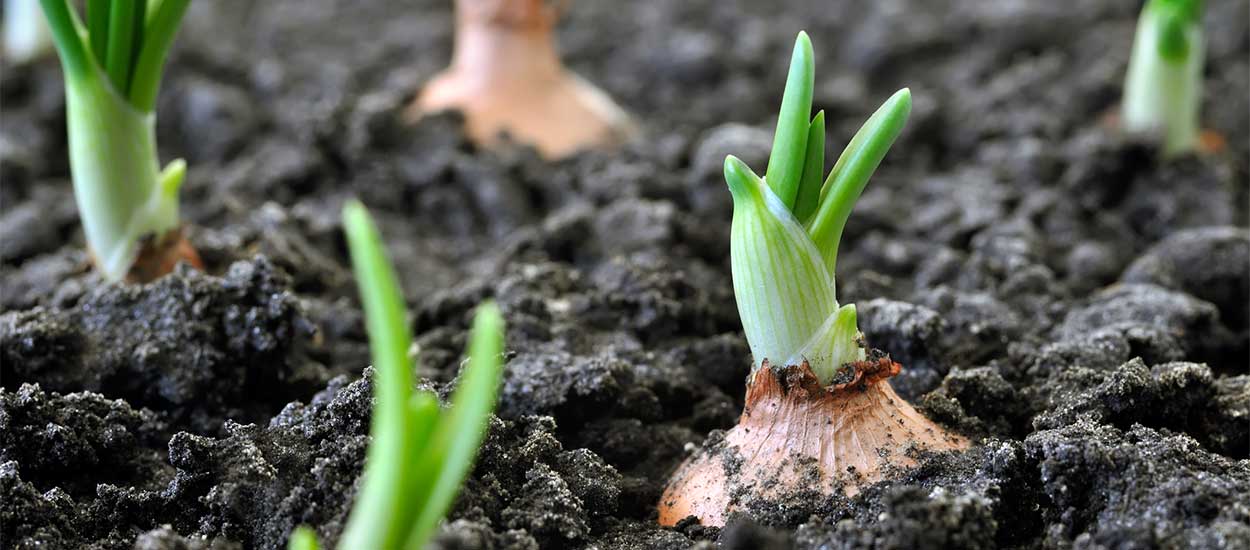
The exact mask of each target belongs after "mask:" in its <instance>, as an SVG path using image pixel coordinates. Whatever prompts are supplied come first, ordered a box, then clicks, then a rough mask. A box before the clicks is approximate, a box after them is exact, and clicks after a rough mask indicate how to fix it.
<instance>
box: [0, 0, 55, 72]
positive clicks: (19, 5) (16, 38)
mask: <svg viewBox="0 0 1250 550" xmlns="http://www.w3.org/2000/svg"><path fill="white" fill-rule="evenodd" d="M51 51H52V35H51V34H49V33H48V23H47V21H45V20H44V18H43V13H42V12H41V11H39V4H37V3H36V1H35V0H4V55H5V57H7V58H8V60H9V61H11V62H13V63H15V64H18V65H21V64H24V63H29V62H31V61H33V60H35V59H37V58H39V57H42V56H43V55H44V54H45V53H49V52H51Z"/></svg>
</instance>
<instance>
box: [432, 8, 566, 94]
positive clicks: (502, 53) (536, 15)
mask: <svg viewBox="0 0 1250 550" xmlns="http://www.w3.org/2000/svg"><path fill="white" fill-rule="evenodd" d="M555 19H556V13H555V9H554V8H552V7H551V6H547V5H546V2H545V1H544V0H458V1H457V2H456V38H455V46H454V52H453V53H452V60H451V66H452V70H453V71H454V72H456V73H457V74H458V76H459V79H460V81H461V82H462V83H464V84H465V85H467V86H469V87H471V88H474V89H482V88H495V87H500V86H504V87H511V86H516V85H518V84H521V83H524V84H529V85H533V84H534V83H536V82H544V81H554V80H557V79H559V78H560V77H561V75H562V74H563V66H562V65H561V64H560V58H559V56H558V55H557V53H556V45H555V37H554V36H553V32H552V29H553V27H554V25H555Z"/></svg>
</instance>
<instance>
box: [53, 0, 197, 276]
mask: <svg viewBox="0 0 1250 550" xmlns="http://www.w3.org/2000/svg"><path fill="white" fill-rule="evenodd" d="M40 2H41V4H42V5H43V11H44V14H45V15H46V16H47V19H48V25H49V27H50V28H51V30H52V40H53V43H54V44H55V45H56V49H57V52H58V53H59V54H60V58H61V66H62V68H63V69H64V72H65V103H66V118H67V121H68V129H69V160H70V170H71V171H72V173H73V179H74V197H75V199H76V200H77V203H78V213H79V216H80V217H81V218H82V222H83V228H84V230H85V232H86V234H87V244H88V245H89V246H90V247H91V251H92V253H93V255H94V259H95V263H96V266H97V267H98V268H99V270H100V272H101V273H103V275H104V277H105V278H107V279H109V280H113V281H118V280H122V279H125V278H130V279H132V280H137V281H146V280H151V279H154V278H156V277H158V276H160V275H162V274H164V273H166V272H168V271H169V270H170V269H172V268H173V266H174V265H175V264H176V263H177V262H178V261H179V260H182V261H188V262H190V263H192V264H194V265H199V263H200V260H199V257H198V255H196V253H195V251H194V250H193V249H192V248H191V246H190V244H189V243H187V241H186V239H184V238H183V237H182V234H181V230H180V227H179V223H178V187H179V186H180V185H181V184H182V179H183V176H184V175H185V174H186V163H184V162H183V161H181V160H175V161H173V162H171V163H169V165H168V166H166V167H165V169H164V170H160V169H159V168H160V164H159V161H158V159H157V156H156V132H155V125H156V115H155V112H154V111H155V106H156V93H157V90H158V89H159V88H160V81H161V74H162V71H163V66H164V64H165V57H166V55H167V54H168V52H169V48H170V45H171V44H173V40H174V34H175V33H176V32H177V30H178V25H179V24H180V22H181V21H182V16H183V14H184V13H185V12H186V9H187V4H188V3H189V2H190V0H150V1H149V0H87V2H86V4H87V10H86V14H87V24H86V25H85V26H84V25H83V24H82V22H81V21H80V20H79V18H78V15H77V13H76V12H75V11H74V10H73V8H71V7H70V5H69V2H68V0H40Z"/></svg>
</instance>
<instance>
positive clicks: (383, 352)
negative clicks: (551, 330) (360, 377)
mask: <svg viewBox="0 0 1250 550" xmlns="http://www.w3.org/2000/svg"><path fill="white" fill-rule="evenodd" d="M343 225H344V227H345V231H346V233H347V242H348V245H349V247H350V248H351V256H352V268H353V270H354V271H355V273H356V278H357V282H358V285H359V288H360V296H361V302H362V304H363V307H364V311H365V325H366V328H367V329H368V332H369V349H370V351H371V355H372V357H373V365H374V366H375V367H376V369H377V375H376V378H375V381H374V396H375V399H374V402H373V421H372V423H371V425H370V428H369V432H370V436H371V438H372V441H371V442H370V443H369V449H368V452H367V457H366V459H365V471H364V480H363V483H362V486H361V489H360V493H359V495H358V496H357V497H356V504H355V506H354V507H353V508H352V512H351V515H350V516H349V517H348V521H347V527H346V529H344V531H343V536H342V538H341V539H340V540H339V548H343V549H355V548H376V549H378V550H391V549H410V550H418V549H420V548H422V547H423V546H424V545H425V543H426V542H427V541H428V540H429V538H430V537H431V536H432V535H433V534H434V531H435V529H436V528H437V527H438V523H439V521H441V520H442V519H443V516H444V515H446V514H447V511H448V509H450V508H451V505H452V504H453V502H454V501H455V498H456V495H457V494H458V493H459V492H460V486H461V484H462V483H463V482H464V478H465V476H466V475H467V474H468V473H469V468H470V467H471V466H472V464H473V459H474V457H476V455H477V450H478V446H479V445H481V443H482V438H483V437H484V436H485V434H486V425H487V422H489V420H490V415H491V412H492V411H494V409H495V399H496V396H497V395H498V392H499V380H500V376H501V371H502V363H501V359H500V355H501V353H502V351H503V329H504V327H503V318H502V317H501V316H500V313H499V308H498V307H496V306H495V305H494V304H492V303H489V302H488V303H486V304H483V305H481V306H479V307H478V310H477V313H476V314H475V315H474V319H473V329H472V331H471V335H470V337H469V349H468V352H469V366H468V368H467V369H465V371H464V374H463V375H462V379H461V380H460V383H459V385H458V386H457V387H456V390H455V392H454V393H453V394H452V397H451V403H452V405H451V407H450V408H449V409H447V410H446V411H442V410H440V409H439V404H438V397H437V396H435V395H434V394H433V393H431V392H428V391H418V392H414V391H413V388H412V367H413V363H412V360H411V359H409V357H408V349H409V348H410V347H411V345H412V335H411V334H410V333H409V332H408V328H407V324H406V317H407V313H406V312H405V311H404V301H403V295H402V294H401V293H400V290H399V283H398V282H397V279H396V277H395V271H394V269H393V268H392V267H391V264H390V261H388V260H387V258H386V253H385V252H384V251H383V248H382V239H381V237H380V236H379V234H378V230H377V227H376V226H375V225H374V223H373V219H372V218H371V217H370V216H369V213H368V211H367V210H365V207H364V205H362V204H360V203H359V202H356V201H352V202H350V203H348V204H347V205H346V206H345V207H344V208H343ZM289 547H290V548H292V549H299V550H305V549H315V548H316V537H315V535H314V534H313V533H312V532H311V530H309V529H307V528H301V529H297V530H296V531H295V533H293V534H292V537H291V540H290V541H289Z"/></svg>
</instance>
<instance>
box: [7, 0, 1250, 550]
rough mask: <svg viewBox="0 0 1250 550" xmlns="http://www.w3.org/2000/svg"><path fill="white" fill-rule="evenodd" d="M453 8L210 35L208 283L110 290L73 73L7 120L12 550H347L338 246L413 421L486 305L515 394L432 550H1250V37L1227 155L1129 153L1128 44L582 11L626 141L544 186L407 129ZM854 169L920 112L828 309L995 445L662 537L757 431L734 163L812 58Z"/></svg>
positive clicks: (189, 275) (998, 18)
mask: <svg viewBox="0 0 1250 550" xmlns="http://www.w3.org/2000/svg"><path fill="white" fill-rule="evenodd" d="M451 4H452V3H451V2H450V1H448V0H418V1H411V2H389V1H381V0H368V1H358V2H350V3H344V2H339V1H334V0H275V1H269V2H251V1H247V0H214V1H212V2H195V3H194V5H192V6H191V8H190V11H189V13H188V15H187V18H186V22H185V24H184V26H183V28H182V30H181V32H180V34H179V37H178V40H177V45H176V48H175V51H174V52H173V54H172V56H171V59H170V63H169V69H168V73H167V75H166V78H165V80H164V84H163V90H162V95H161V98H160V101H159V121H158V136H159V137H158V141H159V143H160V148H161V153H162V156H163V158H164V159H173V158H179V157H181V158H185V159H187V161H188V163H189V165H190V171H189V174H188V179H187V182H186V184H185V187H184V193H183V196H182V215H183V218H184V220H185V221H186V223H187V226H186V235H187V237H188V238H189V239H190V241H191V242H192V243H193V244H194V245H195V247H196V248H197V249H198V250H199V252H200V254H201V256H202V258H203V260H204V262H205V265H206V268H205V270H204V271H196V270H192V269H189V268H186V267H182V268H180V269H178V270H176V271H175V272H174V273H172V274H170V275H168V276H166V277H164V278H161V279H159V280H157V281H155V282H152V283H150V284H146V285H142V286H124V285H113V284H106V283H104V282H103V281H102V280H101V279H100V278H99V276H98V275H95V274H93V273H92V271H91V270H90V267H89V256H88V255H87V253H86V252H85V249H84V244H83V238H82V233H81V230H80V229H79V225H78V220H77V211H76V208H75V206H74V201H73V195H72V190H71V186H70V181H69V169H68V161H67V154H66V144H65V130H64V127H65V117H64V99H63V97H64V96H63V92H62V90H61V74H60V68H59V66H58V65H57V63H56V62H55V60H54V59H47V60H44V61H43V62H40V63H36V64H33V65H27V66H14V65H13V64H12V63H10V62H8V61H5V62H4V63H5V64H4V68H3V79H2V80H0V100H2V102H3V124H0V178H3V185H2V186H0V205H2V207H3V208H2V210H0V309H2V311H3V312H2V313H0V547H3V548H6V549H7V548H13V549H27V548H92V549H123V548H139V549H153V550H155V549H208V548H211V549H234V548H264V549H274V548H282V547H284V545H285V542H286V539H287V537H288V535H289V534H290V532H291V530H292V529H293V528H294V527H296V526H297V525H301V524H307V525H310V526H312V527H313V528H314V529H315V530H316V532H317V534H318V536H319V537H320V539H321V540H322V543H323V545H327V546H329V545H333V544H334V543H335V542H336V541H337V539H338V537H339V535H340V533H341V531H342V529H343V525H344V522H345V520H346V517H347V514H348V511H349V509H350V506H351V504H352V501H353V499H354V497H355V494H356V492H357V490H358V488H359V480H360V472H361V468H362V463H363V460H364V454H365V453H364V451H365V448H366V446H367V444H368V423H369V414H370V403H371V391H370V384H371V381H372V377H373V374H372V370H371V369H370V368H368V362H369V361H368V347H367V340H366V335H365V332H364V328H363V322H362V317H361V311H360V306H359V302H358V300H357V297H356V291H355V287H354V284H355V283H354V281H353V279H352V276H351V272H350V264H349V261H348V257H347V250H346V247H345V242H344V239H343V236H342V228H341V226H340V222H339V211H340V208H341V206H342V204H343V203H344V202H345V201H346V200H348V199H349V198H352V197H359V198H360V199H362V200H363V201H364V202H365V203H366V204H367V205H368V206H369V207H370V208H371V209H372V211H373V213H374V215H375V216H376V217H377V218H378V222H379V224H380V226H381V229H382V233H383V235H384V236H385V239H386V241H387V246H388V248H389V251H390V254H391V256H392V258H393V259H394V261H395V263H396V264H397V268H398V272H399V274H400V277H401V279H402V284H403V287H404V290H405V292H406V299H407V302H408V305H409V307H410V309H411V312H412V315H411V319H410V323H411V328H412V330H413V332H414V334H415V335H416V343H417V344H418V346H417V347H418V348H419V366H418V367H417V368H418V372H417V374H418V376H419V379H420V380H421V382H420V384H422V385H424V386H427V387H430V388H433V389H435V390H437V391H438V392H440V394H441V395H444V396H445V395H446V393H447V391H448V389H449V388H450V387H452V384H454V382H455V380H456V378H457V376H458V371H459V368H460V365H461V364H462V359H463V357H462V350H463V348H464V344H465V334H466V330H467V327H468V323H469V320H470V316H471V314H472V311H473V308H474V307H475V305H476V304H478V303H479V302H480V301H482V300H484V299H488V298H490V299H494V300H496V301H497V302H498V303H499V305H500V307H501V308H502V310H503V312H504V315H505V318H506V321H507V324H508V333H507V367H506V375H505V381H504V383H503V388H502V391H501V398H500V402H499V407H498V410H497V418H495V419H492V421H491V424H490V431H489V434H488V435H487V437H486V440H485V443H484V446H483V448H482V450H481V454H480V456H479V458H478V460H477V464H476V466H475V468H474V469H473V471H472V473H471V475H470V476H469V478H468V481H467V483H466V485H465V488H464V491H463V493H462V494H461V496H460V498H459V500H458V501H457V503H456V505H455V506H454V509H453V510H452V511H451V513H450V515H449V518H448V521H447V523H446V524H445V525H444V526H443V527H442V529H441V531H440V532H439V534H438V535H437V538H436V540H435V541H434V542H433V543H432V544H431V547H432V548H442V549H462V548H464V549H469V548H483V549H503V548H518V549H535V548H587V549H590V548H604V549H607V548H620V549H657V550H658V549H670V548H674V549H675V548H705V549H706V548H734V549H752V548H822V549H843V548H847V549H849V548H1058V549H1066V548H1080V549H1102V548H1106V549H1119V548H1123V549H1127V548H1226V549H1245V548H1250V497H1248V496H1247V495H1250V448H1248V447H1250V376H1248V375H1247V365H1248V364H1250V305H1248V304H1250V231H1248V230H1247V204H1248V200H1250V199H1248V197H1250V184H1248V183H1247V182H1248V180H1250V107H1248V105H1247V103H1248V101H1250V95H1248V94H1246V90H1247V89H1250V27H1248V26H1247V25H1246V21H1247V20H1250V4H1248V3H1247V2H1246V1H1245V0H1211V1H1209V2H1207V3H1206V9H1205V18H1204V26H1205V30H1206V37H1207V59H1206V65H1205V70H1204V76H1203V85H1204V101H1203V106H1202V113H1203V115H1202V123H1203V127H1204V128H1205V129H1206V130H1208V131H1209V132H1210V133H1211V134H1210V135H1212V136H1217V137H1219V138H1220V139H1219V140H1218V141H1221V142H1222V144H1223V145H1222V147H1220V148H1218V149H1217V150H1214V151H1212V152H1208V153H1205V154H1202V155H1189V156H1184V157H1179V158H1172V159H1164V158H1162V157H1161V156H1160V155H1159V154H1158V152H1157V149H1156V147H1154V146H1153V145H1152V144H1151V143H1148V142H1143V141H1140V140H1130V139H1126V138H1124V137H1123V136H1121V134H1120V133H1119V131H1118V130H1117V127H1116V121H1115V119H1116V117H1115V116H1114V114H1115V113H1116V112H1117V111H1116V109H1117V104H1118V101H1119V94H1120V90H1121V82H1122V78H1123V74H1124V70H1125V67H1126V64H1127V61H1128V55H1129V47H1130V44H1131V42H1132V34H1133V29H1134V24H1135V21H1136V19H1137V14H1138V10H1139V9H1140V2H1138V1H1136V0H1100V1H1090V2H981V1H976V0H939V1H914V2H850V1H836V2H835V1H819V2H817V1H810V2H807V1H797V0H796V1H786V2H756V1H754V0H729V1H726V0H684V1H681V2H669V1H662V0H647V1H641V0H640V1H630V2H593V1H578V2H571V3H566V4H567V13H566V14H565V16H564V18H563V20H562V22H561V24H560V26H559V29H558V33H559V41H560V44H561V49H562V50H563V52H564V57H565V59H566V61H567V63H568V64H569V65H570V67H571V68H572V69H574V70H575V71H577V72H578V73H580V74H581V75H583V76H585V77H586V78H587V79H588V80H590V81H592V82H595V83H597V84H598V85H599V86H600V87H602V88H603V89H604V90H605V91H607V92H608V93H610V94H611V95H612V96H613V97H614V98H615V99H616V100H617V101H618V102H619V103H620V104H621V105H622V106H624V107H625V108H626V109H628V110H629V111H630V112H631V113H632V114H633V115H634V117H635V119H636V121H637V123H638V126H639V128H640V129H641V134H640V137H639V138H638V139H637V140H636V141H635V142H633V143H630V144H628V145H627V146H625V147H624V148H622V149H620V150H617V151H605V152H588V153H584V154H580V155H578V156H575V157H573V158H569V159H565V160H561V161H557V162H548V161H544V160H542V159H541V158H539V157H538V156H537V155H536V154H535V152H534V151H533V150H532V149H529V148H527V147H524V146H523V145H519V144H517V145H506V146H504V147H502V148H500V149H499V150H495V151H486V150H481V149H479V148H476V147H475V146H473V145H472V144H471V143H469V142H468V140H467V139H466V138H465V134H464V132H463V129H462V119H461V117H460V116H459V115H458V114H456V113H445V114H439V115H437V116H431V117H427V118H425V119H423V120H422V121H420V122H419V123H418V124H416V125H411V126H410V125H406V124H404V123H403V122H402V121H401V113H402V112H403V110H404V107H405V106H406V104H407V103H408V102H409V101H410V100H411V98H412V97H413V96H414V94H415V93H416V91H417V90H418V89H419V88H420V86H421V84H422V83H423V82H425V81H426V80H427V79H429V78H430V77H431V76H432V75H433V74H435V73H436V72H437V71H438V70H439V69H441V68H442V67H443V66H445V65H446V63H447V62H448V59H449V57H450V53H451V52H450V49H451V40H452V23H453V13H452V6H451ZM802 29H805V30H807V31H808V32H809V33H810V34H811V36H812V41H813V43H814V45H815V49H816V60H817V73H816V74H817V80H816V82H815V96H814V97H815V104H816V107H817V108H820V109H824V110H825V111H826V116H827V120H828V126H829V139H828V142H829V146H830V149H829V151H828V152H827V157H831V156H833V155H835V154H836V153H837V152H838V151H839V148H840V147H841V146H842V145H843V144H845V143H846V141H847V140H848V139H849V138H850V136H851V135H852V134H853V133H854V131H855V130H856V129H857V128H858V127H859V125H860V124H861V123H862V122H863V121H864V120H865V118H866V117H867V116H868V115H869V114H870V113H871V112H872V111H873V110H874V109H875V108H876V107H877V106H878V105H879V104H880V103H881V102H882V101H883V100H884V99H885V98H886V97H888V96H889V94H890V93H892V92H893V91H895V90H896V89H898V88H901V87H904V86H906V87H910V88H911V90H912V94H913V97H914V108H913V112H912V114H911V119H910V122H909V123H908V125H907V128H906V130H905V131H904V132H903V134H902V136H901V137H900V139H899V140H898V142H897V143H896V144H895V145H894V147H893V149H892V150H891V152H890V153H889V155H888V156H887V157H886V159H885V162H884V164H883V165H882V166H881V168H880V170H879V171H878V173H877V175H876V176H875V177H874V181H873V182H872V184H871V185H869V187H868V189H867V191H866V192H865V193H864V196H863V198H862V200H861V201H860V203H859V204H858V206H857V207H856V209H855V213H854V215H853V216H852V217H851V220H850V223H849V225H848V226H847V229H846V235H845V236H844V239H843V245H842V247H841V259H840V261H839V262H838V268H839V269H838V282H839V289H838V290H839V293H840V294H839V296H840V299H841V300H842V301H843V302H851V303H856V304H858V306H859V311H860V320H861V328H862V329H863V331H864V332H865V335H866V339H867V342H868V343H869V344H870V345H871V346H873V347H875V348H880V349H882V350H884V351H886V352H888V353H889V354H890V355H891V357H892V358H894V359H895V360H897V361H899V362H900V363H902V364H903V365H904V370H903V372H902V374H900V375H899V376H897V377H895V378H894V379H893V380H892V383H893V384H894V386H895V388H897V390H898V393H899V394H900V395H901V396H903V397H904V398H905V399H907V400H909V401H910V402H911V403H913V404H914V405H915V406H916V407H918V408H919V409H920V410H921V411H922V412H924V413H925V414H927V415H928V417H929V418H931V419H933V420H934V421H936V422H938V423H940V424H942V425H944V426H945V427H947V428H949V429H951V430H953V431H955V432H956V433H960V434H962V435H964V436H966V437H968V438H969V439H970V441H972V443H973V444H972V446H971V447H970V448H969V449H968V450H967V451H963V452H958V453H948V454H939V455H935V456H928V457H924V459H923V460H922V461H921V462H920V464H919V465H918V466H917V467H916V468H914V469H910V470H906V471H902V472H897V474H896V475H892V476H890V477H888V478H887V479H885V480H884V481H881V482H879V483H876V484H873V485H870V486H867V487H865V488H864V489H863V490H862V491H861V492H860V493H859V494H857V495H856V496H854V497H853V498H847V497H845V496H842V495H837V496H833V497H827V496H826V497H822V496H820V495H817V494H808V493H799V494H793V495H782V497H781V498H779V499H778V500H775V501H753V502H752V505H751V506H750V507H749V509H747V510H743V511H740V512H739V513H736V514H735V515H734V516H733V517H731V518H730V519H729V521H728V523H727V525H726V526H725V527H724V528H720V529H716V528H708V527H703V526H701V525H699V524H697V523H696V522H692V521H689V520H688V521H685V522H682V523H680V524H678V526H677V527H675V528H662V527H659V526H658V525H657V524H656V521H655V519H656V508H655V506H656V503H657V501H658V499H659V496H660V493H661V491H662V490H663V487H664V484H665V482H666V479H667V477H668V476H669V474H671V473H672V472H673V471H674V469H675V468H676V467H677V465H678V464H679V463H680V462H681V461H682V460H683V459H684V458H685V457H687V456H689V455H690V454H691V453H693V452H694V450H696V449H697V448H698V446H700V445H702V444H703V443H704V442H705V441H707V442H711V443H714V442H715V441H717V440H718V438H720V437H722V435H723V430H726V429H728V428H730V427H731V426H733V424H734V423H735V422H736V420H737V415H738V414H739V413H740V412H741V409H742V405H743V403H742V400H743V396H744V392H745V389H746V385H745V379H746V375H747V373H748V371H749V369H750V362H751V361H750V356H749V351H748V348H747V345H746V341H745V340H744V338H743V336H742V331H741V326H740V323H739V321H738V314H737V309H736V306H735V304H734V298H733V293H732V285H731V279H730V269H729V242H728V235H729V220H730V216H731V201H730V196H729V192H728V191H727V190H726V188H725V184H724V181H723V179H722V177H721V162H722V160H723V158H724V156H725V155H726V154H727V153H733V154H736V155H738V156H739V157H741V158H743V159H744V160H746V161H747V162H748V163H749V164H750V165H751V166H752V167H754V168H755V169H756V170H757V171H760V172H761V173H762V171H763V169H764V166H765V163H766V159H767V155H768V150H769V147H770V144H771V136H772V127H773V124H774V122H775V110H776V108H777V105H778V104H779V101H780V97H781V90H782V87H783V82H784V80H785V74H786V69H787V61H788V59H789V53H790V48H791V46H792V44H793V40H794V36H795V34H796V33H797V32H798V31H799V30H802Z"/></svg>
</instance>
